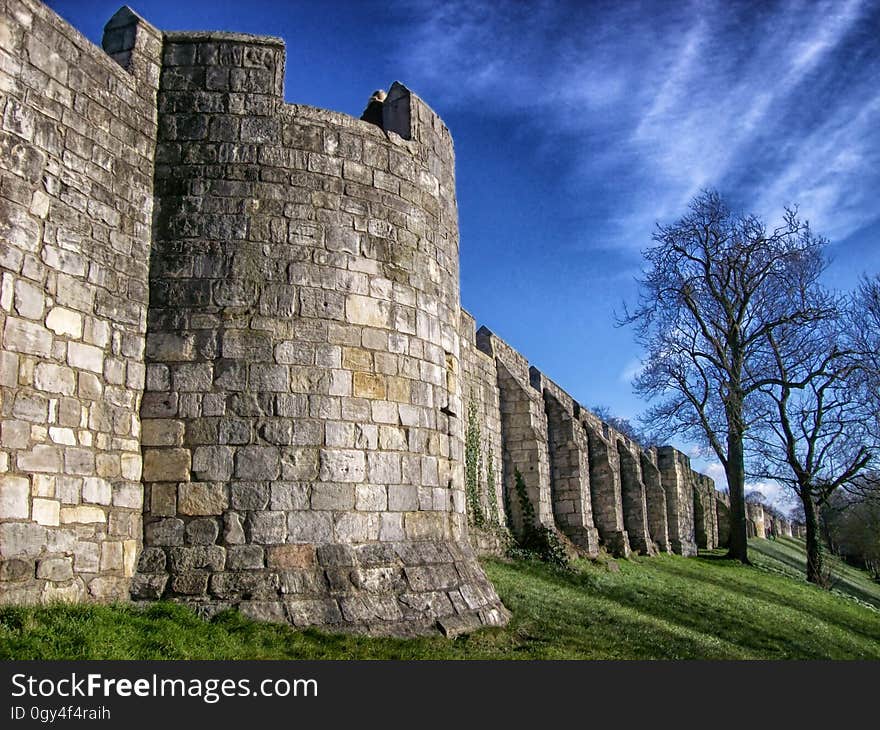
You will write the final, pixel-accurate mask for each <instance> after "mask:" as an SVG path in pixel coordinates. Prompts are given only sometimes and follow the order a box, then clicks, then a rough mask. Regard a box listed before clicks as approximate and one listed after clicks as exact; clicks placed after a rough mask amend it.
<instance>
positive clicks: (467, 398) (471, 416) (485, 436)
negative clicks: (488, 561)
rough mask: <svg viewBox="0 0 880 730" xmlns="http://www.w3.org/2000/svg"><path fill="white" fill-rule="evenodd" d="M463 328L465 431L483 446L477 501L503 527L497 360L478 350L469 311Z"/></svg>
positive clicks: (487, 516) (487, 517) (487, 518)
mask: <svg viewBox="0 0 880 730" xmlns="http://www.w3.org/2000/svg"><path fill="white" fill-rule="evenodd" d="M460 326H461V339H460V342H461V364H462V365H461V369H462V397H463V398H464V412H465V418H466V423H465V429H466V430H467V429H468V428H473V429H475V435H476V434H478V438H477V441H478V444H479V458H478V462H477V465H476V470H475V476H476V485H477V494H476V498H477V501H478V503H479V505H480V510H481V513H482V517H483V519H484V520H485V522H486V523H487V524H488V525H489V526H492V527H495V526H502V525H504V524H506V519H505V513H504V509H505V508H504V495H503V493H502V490H501V481H502V478H503V470H502V461H503V454H502V450H501V407H500V400H499V399H500V393H499V391H498V370H497V368H496V367H495V360H494V358H492V357H489V356H488V355H486V353H484V352H482V351H481V350H479V349H478V348H477V346H476V325H475V322H474V318H473V317H472V316H471V315H470V314H468V313H467V312H466V311H465V310H461V325H460ZM473 532H475V533H476V532H477V531H473ZM471 537H472V538H474V537H475V535H472V536H471ZM485 537H488V536H485ZM489 539H490V544H491V545H494V544H495V541H494V540H491V538H489ZM488 548H489V545H486V546H485V549H488Z"/></svg>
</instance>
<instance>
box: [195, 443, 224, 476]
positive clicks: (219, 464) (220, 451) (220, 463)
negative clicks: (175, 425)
mask: <svg viewBox="0 0 880 730" xmlns="http://www.w3.org/2000/svg"><path fill="white" fill-rule="evenodd" d="M232 454H233V452H232V449H231V448H230V447H229V446H197V447H196V448H195V449H194V450H193V452H192V472H193V475H194V476H195V478H196V479H202V480H206V481H226V480H228V479H229V478H230V477H231V476H232V466H233V463H232V462H233V459H232Z"/></svg>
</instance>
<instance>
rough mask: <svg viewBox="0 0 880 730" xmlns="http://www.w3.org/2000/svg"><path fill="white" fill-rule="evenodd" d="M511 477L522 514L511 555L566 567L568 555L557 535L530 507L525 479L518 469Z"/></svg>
mask: <svg viewBox="0 0 880 730" xmlns="http://www.w3.org/2000/svg"><path fill="white" fill-rule="evenodd" d="M513 478H514V489H515V491H516V496H517V499H518V500H519V506H520V514H521V515H522V532H521V534H520V535H519V536H518V538H517V544H516V546H515V547H513V548H512V549H511V550H510V551H509V553H510V555H511V557H514V558H530V557H536V558H538V559H539V560H542V561H543V562H545V563H551V564H552V565H556V566H558V567H560V568H568V567H569V565H568V555H567V554H566V552H565V548H564V547H563V545H562V542H561V541H560V540H559V536H558V535H557V534H556V532H554V531H553V530H551V529H550V528H549V527H545V526H544V525H542V524H540V523H539V522H538V520H537V518H536V516H535V508H534V507H532V502H531V500H530V499H529V494H528V490H527V489H526V482H525V479H523V475H522V474H521V473H520V471H519V469H514V474H513Z"/></svg>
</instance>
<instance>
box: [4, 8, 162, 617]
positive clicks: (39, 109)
mask: <svg viewBox="0 0 880 730" xmlns="http://www.w3.org/2000/svg"><path fill="white" fill-rule="evenodd" d="M2 10H3V12H2V13H0V40H2V43H0V48H2V50H0V111H2V131H0V160H2V178H0V266H2V289H0V332H2V346H0V399H2V400H0V553H2V563H0V581H2V582H0V586H2V589H0V590H2V599H3V600H4V601H15V602H17V601H35V600H49V599H53V598H65V599H74V600H80V599H84V598H86V597H88V598H94V599H105V598H124V597H126V596H127V595H128V590H129V583H130V579H131V577H132V575H133V573H134V569H135V563H136V560H137V553H138V548H139V545H140V540H141V534H142V528H141V509H142V502H143V487H142V485H141V483H140V479H141V453H140V446H141V441H140V436H141V433H140V419H139V416H138V409H139V407H140V400H141V393H142V391H143V385H144V362H143V353H144V333H145V331H146V324H147V316H146V313H147V298H148V284H147V269H148V260H149V247H150V220H151V213H152V205H153V196H152V188H153V155H154V150H155V140H156V88H157V85H158V78H159V65H158V64H159V59H160V53H161V46H162V39H161V35H160V34H159V33H158V31H156V30H155V29H153V28H151V27H149V26H148V25H146V24H143V23H137V22H135V19H134V18H133V17H132V16H130V15H129V14H128V13H127V12H126V11H122V12H120V13H119V14H118V15H117V16H116V17H115V18H114V20H113V21H111V22H110V24H108V27H107V41H108V44H110V45H109V46H108V50H109V51H111V52H113V53H115V54H116V58H117V59H118V60H119V62H120V63H121V64H123V65H124V66H125V68H123V65H120V63H115V62H113V61H112V60H111V59H110V58H109V57H108V56H107V55H106V54H105V53H104V52H102V51H101V50H100V49H98V48H95V47H94V46H93V45H92V44H91V43H89V42H88V41H87V40H86V39H85V38H84V37H83V36H81V35H80V34H79V33H77V32H76V31H75V30H74V29H73V28H71V27H70V26H68V25H67V24H66V23H64V22H63V21H62V20H61V19H60V18H58V17H57V16H56V15H55V14H54V13H52V12H51V11H49V10H48V9H46V8H45V7H44V6H43V5H41V4H39V3H36V2H27V1H25V0H8V1H4V2H3V3H2Z"/></svg>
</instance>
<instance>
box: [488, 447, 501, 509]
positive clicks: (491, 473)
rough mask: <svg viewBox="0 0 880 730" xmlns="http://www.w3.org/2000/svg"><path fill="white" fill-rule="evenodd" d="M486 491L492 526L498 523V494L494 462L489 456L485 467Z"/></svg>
mask: <svg viewBox="0 0 880 730" xmlns="http://www.w3.org/2000/svg"><path fill="white" fill-rule="evenodd" d="M486 491H487V492H488V494H489V519H490V520H491V522H492V524H493V525H498V524H499V523H500V519H499V515H498V494H497V493H496V491H495V462H494V461H493V460H492V458H491V456H490V458H489V465H488V467H486Z"/></svg>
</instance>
